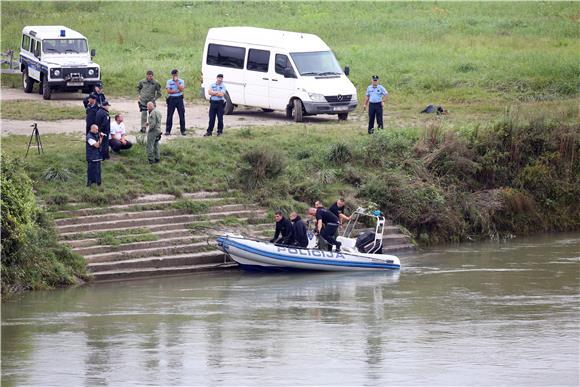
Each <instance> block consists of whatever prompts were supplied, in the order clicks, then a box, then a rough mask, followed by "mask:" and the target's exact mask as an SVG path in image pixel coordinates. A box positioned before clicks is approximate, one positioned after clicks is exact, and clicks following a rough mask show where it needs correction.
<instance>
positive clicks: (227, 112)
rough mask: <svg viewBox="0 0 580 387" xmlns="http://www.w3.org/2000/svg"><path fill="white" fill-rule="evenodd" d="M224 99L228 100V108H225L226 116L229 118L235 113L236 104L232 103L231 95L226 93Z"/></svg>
mask: <svg viewBox="0 0 580 387" xmlns="http://www.w3.org/2000/svg"><path fill="white" fill-rule="evenodd" d="M224 97H225V99H226V107H225V108H224V114H225V115H226V116H227V115H230V114H232V113H233V112H234V104H233V103H232V100H231V99H230V95H229V94H228V93H226V95H225V96H224Z"/></svg>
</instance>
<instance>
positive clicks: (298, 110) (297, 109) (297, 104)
mask: <svg viewBox="0 0 580 387" xmlns="http://www.w3.org/2000/svg"><path fill="white" fill-rule="evenodd" d="M292 118H294V122H302V101H300V100H299V99H298V98H296V99H295V100H294V108H293V109H292Z"/></svg>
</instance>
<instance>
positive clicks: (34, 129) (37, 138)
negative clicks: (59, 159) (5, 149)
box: [24, 122, 44, 158]
mask: <svg viewBox="0 0 580 387" xmlns="http://www.w3.org/2000/svg"><path fill="white" fill-rule="evenodd" d="M30 126H31V127H32V134H31V135H30V141H28V149H26V156H24V158H26V157H27V156H28V151H29V150H30V145H31V144H32V138H34V139H35V141H36V149H38V154H40V152H41V151H42V153H43V154H44V149H43V148H42V141H40V132H39V131H38V124H37V123H36V122H34V123H33V124H32V125H30Z"/></svg>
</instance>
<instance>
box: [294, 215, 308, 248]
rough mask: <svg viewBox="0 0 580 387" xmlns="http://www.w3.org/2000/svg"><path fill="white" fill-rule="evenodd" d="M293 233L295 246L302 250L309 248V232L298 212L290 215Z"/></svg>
mask: <svg viewBox="0 0 580 387" xmlns="http://www.w3.org/2000/svg"><path fill="white" fill-rule="evenodd" d="M290 221H292V231H293V232H294V245H295V246H298V247H302V248H306V247H308V231H307V230H306V225H305V224H304V222H303V221H302V219H301V218H300V216H299V215H298V214H297V213H296V212H292V213H291V214H290Z"/></svg>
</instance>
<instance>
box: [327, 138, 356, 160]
mask: <svg viewBox="0 0 580 387" xmlns="http://www.w3.org/2000/svg"><path fill="white" fill-rule="evenodd" d="M351 159H352V151H351V150H350V148H349V146H348V145H347V144H344V143H341V142H339V143H337V144H334V145H332V146H331V147H330V150H329V151H328V154H327V155H326V160H328V161H330V162H332V163H335V164H338V165H340V164H344V163H348V162H349V161H350V160H351Z"/></svg>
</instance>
